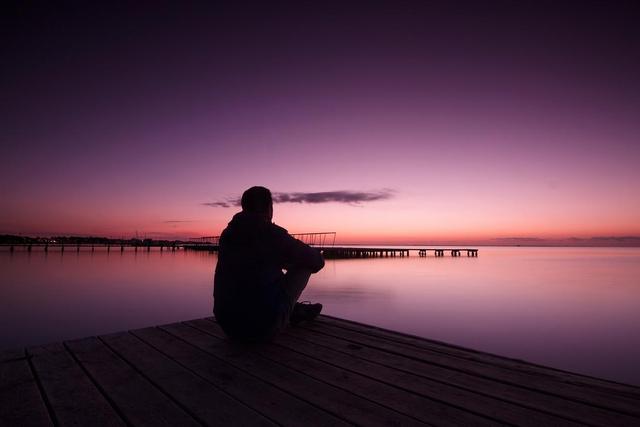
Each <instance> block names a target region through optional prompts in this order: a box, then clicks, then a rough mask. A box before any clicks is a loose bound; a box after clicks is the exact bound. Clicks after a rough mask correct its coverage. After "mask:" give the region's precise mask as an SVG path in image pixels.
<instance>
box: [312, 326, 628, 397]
mask: <svg viewBox="0 0 640 427" xmlns="http://www.w3.org/2000/svg"><path fill="white" fill-rule="evenodd" d="M317 321H318V322H319V323H328V324H330V325H333V326H338V327H341V328H346V329H351V330H355V331H357V332H361V333H365V334H369V335H373V336H376V337H379V338H386V339H388V340H390V341H393V342H399V343H403V344H408V345H412V346H415V347H417V348H420V349H423V350H430V351H437V352H441V353H444V354H447V355H451V356H454V357H461V358H464V359H469V360H474V361H477V362H482V363H487V364H491V365H495V366H498V367H501V368H504V369H513V370H517V371H521V372H525V373H529V374H533V375H538V376H539V377H541V378H548V379H550V380H551V381H554V382H556V381H560V382H564V383H567V384H572V385H575V386H579V387H589V388H596V389H601V390H602V392H604V393H607V394H608V395H610V396H612V395H617V396H621V397H625V398H631V399H636V400H638V401H639V403H640V387H636V386H633V385H629V384H622V383H618V382H614V381H608V380H605V379H601V378H594V377H590V376H585V375H580V374H576V373H573V372H567V371H563V370H560V369H554V368H549V367H546V366H541V365H537V364H534V363H529V362H526V361H523V360H518V359H513V358H508V357H503V356H498V355H494V354H491V353H485V352H480V351H475V350H472V349H468V348H464V347H459V346H455V345H452V344H447V343H443V342H440V341H435V340H430V339H426V338H421V337H417V336H414V335H408V334H403V333H399V332H394V331H390V330H388V329H384V328H379V327H376V326H371V325H365V324H363V323H358V322H354V321H351V320H346V319H339V318H337V317H332V316H326V315H323V316H320V317H318V319H317Z"/></svg>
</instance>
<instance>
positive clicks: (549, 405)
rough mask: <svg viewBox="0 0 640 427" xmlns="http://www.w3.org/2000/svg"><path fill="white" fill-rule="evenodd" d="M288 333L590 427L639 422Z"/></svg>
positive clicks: (346, 343) (356, 346)
mask: <svg viewBox="0 0 640 427" xmlns="http://www.w3.org/2000/svg"><path fill="white" fill-rule="evenodd" d="M316 329H318V328H316ZM320 330H321V328H320ZM288 331H289V332H290V333H291V334H292V335H294V336H296V337H298V338H301V339H305V340H308V341H311V342H314V343H316V344H319V345H322V346H324V347H328V348H331V349H334V350H336V351H340V352H343V353H345V354H349V355H352V356H355V357H358V358H361V359H364V360H368V361H370V362H373V363H377V364H381V365H384V366H387V367H390V368H393V369H397V370H401V371H404V372H407V373H411V374H415V375H418V376H421V377H424V378H428V379H431V380H434V381H438V382H442V383H445V384H449V385H452V386H455V387H459V388H462V389H465V390H468V391H472V392H475V393H479V394H483V395H485V396H488V397H492V398H496V399H501V400H504V401H505V402H510V403H514V404H517V405H520V406H524V407H527V408H531V409H536V410H539V411H543V412H547V413H551V414H554V415H557V416H560V417H563V418H567V419H571V420H573V421H577V422H581V423H584V424H586V425H602V426H612V425H629V424H631V425H633V424H634V423H636V422H637V418H634V417H631V416H628V415H624V414H620V413H617V412H611V411H609V410H606V409H602V408H599V407H594V406H591V405H588V404H585V403H581V402H575V401H572V400H567V399H564V398H561V397H558V396H554V395H550V394H547V393H541V392H538V391H536V390H533V389H527V388H524V387H520V386H517V385H512V384H507V383H504V382H501V381H494V380H492V379H490V378H485V377H481V376H477V375H472V374H469V373H467V372H463V371H460V370H456V369H451V368H449V367H448V366H447V365H446V361H444V362H443V363H442V364H432V363H425V362H424V361H422V360H419V359H418V358H415V357H407V356H405V355H404V354H402V353H401V352H399V349H398V348H395V350H394V348H393V347H392V346H388V347H390V348H387V349H380V348H376V347H371V346H368V345H366V344H365V343H359V342H355V341H351V340H348V339H345V338H340V337H337V336H334V335H331V334H326V333H321V332H320V331H319V330H313V329H308V328H290V329H289V330H288ZM523 386H526V384H523Z"/></svg>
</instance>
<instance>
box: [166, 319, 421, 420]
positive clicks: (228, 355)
mask: <svg viewBox="0 0 640 427" xmlns="http://www.w3.org/2000/svg"><path fill="white" fill-rule="evenodd" d="M162 329H164V330H166V331H167V332H169V333H171V334H173V335H175V336H177V337H180V338H182V339H184V340H185V341H187V342H189V343H191V344H193V345H194V346H196V347H198V348H201V349H203V350H205V351H206V352H208V353H210V354H212V355H214V356H216V357H218V358H221V359H223V360H225V361H228V362H229V363H231V364H233V365H234V366H236V367H238V368H240V369H242V370H244V371H246V372H248V373H250V374H252V375H254V376H256V377H258V378H261V379H263V380H264V381H267V382H269V383H271V384H273V385H275V386H277V387H278V388H281V389H283V390H286V391H287V392H289V393H291V394H293V395H294V396H297V397H299V398H301V399H304V400H305V401H307V402H309V403H312V404H314V405H316V406H319V407H321V408H323V409H324V410H326V411H329V412H331V413H332V414H334V415H336V416H340V417H341V418H344V419H346V420H347V421H349V422H352V423H356V424H364V425H408V426H410V425H424V424H423V423H421V422H419V421H416V420H414V419H412V418H409V417H407V416H406V415H403V414H400V413H397V412H395V411H392V410H389V409H387V408H385V407H383V406H380V405H378V404H375V403H373V402H370V401H368V400H366V399H363V398H361V397H358V396H356V395H354V394H352V393H349V392H346V391H344V390H341V389H339V388H337V387H334V386H331V385H328V384H326V383H324V382H322V381H318V380H316V379H314V378H311V377H309V376H307V375H304V374H302V373H300V372H297V371H295V370H293V369H291V368H288V367H286V366H284V365H281V364H279V363H275V362H273V361H271V360H269V359H266V358H264V357H261V356H260V355H258V354H256V353H254V352H253V351H252V348H251V347H253V346H251V345H248V346H241V345H232V344H231V343H230V342H229V341H227V340H221V339H219V338H216V337H213V336H211V335H209V334H207V333H205V332H202V331H201V330H199V329H196V328H193V327H190V326H187V325H185V324H174V325H168V326H162Z"/></svg>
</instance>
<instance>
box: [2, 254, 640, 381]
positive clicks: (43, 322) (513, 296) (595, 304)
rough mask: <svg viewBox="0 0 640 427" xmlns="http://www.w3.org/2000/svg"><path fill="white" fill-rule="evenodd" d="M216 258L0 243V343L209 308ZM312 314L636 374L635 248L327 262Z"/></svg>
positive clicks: (74, 334)
mask: <svg viewBox="0 0 640 427" xmlns="http://www.w3.org/2000/svg"><path fill="white" fill-rule="evenodd" d="M216 262H217V255H216V254H215V253H209V252H199V251H184V250H178V251H175V252H174V251H167V250H164V251H160V250H158V249H153V250H152V251H150V252H147V251H138V252H134V250H133V249H132V248H127V249H125V250H124V252H120V250H119V249H118V250H116V251H113V250H112V251H111V252H107V251H106V249H104V248H96V250H95V251H94V252H92V251H91V250H90V249H88V248H83V249H82V250H81V251H80V252H76V251H75V250H73V251H69V250H67V251H65V252H60V250H59V249H55V248H50V249H49V251H48V252H44V251H43V250H42V248H34V249H33V251H32V252H27V251H26V250H22V249H16V250H15V251H14V252H10V251H9V250H8V249H7V248H4V249H2V250H0V350H1V349H11V348H19V347H25V346H30V345H39V344H46V343H50V342H56V341H61V340H69V339H74V338H81V337H85V336H91V335H99V334H105V333H110V332H116V331H122V330H128V329H136V328H142V327H147V326H152V325H158V324H165V323H172V322H177V321H182V320H188V319H194V318H201V317H206V316H210V315H211V314H212V313H211V311H212V306H213V295H212V294H213V273H214V269H215V265H216ZM302 300H309V301H313V302H320V303H322V304H323V306H324V309H323V313H325V314H328V315H332V316H337V317H340V318H345V319H350V320H355V321H358V322H363V323H367V324H371V325H376V326H379V327H383V328H387V329H391V330H394V331H400V332H403V333H407V334H412V335H417V336H421V337H425V338H429V339H433V340H438V341H443V342H446V343H451V344H455V345H459V346H463V347H468V348H472V349H476V350H481V351H485V352H490V353H495V354H498V355H502V356H508V357H512V358H518V359H523V360H526V361H529V362H533V363H538V364H542V365H546V366H551V367H554V368H557V369H563V370H567V371H571V372H576V373H581V374H585V375H591V376H596V377H600V378H606V379H609V380H613V381H618V382H622V383H627V384H635V385H640V363H638V361H639V360H640V248H568V247H562V248H559V247H479V253H478V257H467V256H466V253H465V252H462V256H460V257H451V256H449V255H448V253H447V255H446V256H444V257H434V256H433V254H432V253H430V254H429V256H427V257H419V256H418V254H417V252H412V253H411V256H409V257H395V258H362V259H338V260H327V262H326V266H325V268H324V269H323V270H321V271H320V272H319V273H317V274H315V275H313V276H312V277H311V280H310V282H309V285H308V286H307V289H306V290H305V292H304V293H303V295H302Z"/></svg>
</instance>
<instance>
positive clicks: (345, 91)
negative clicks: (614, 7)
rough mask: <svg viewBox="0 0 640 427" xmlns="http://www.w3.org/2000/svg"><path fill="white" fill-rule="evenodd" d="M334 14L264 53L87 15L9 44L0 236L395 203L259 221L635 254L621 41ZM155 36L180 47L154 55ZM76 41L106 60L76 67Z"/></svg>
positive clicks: (402, 239) (204, 230) (634, 139)
mask: <svg viewBox="0 0 640 427" xmlns="http://www.w3.org/2000/svg"><path fill="white" fill-rule="evenodd" d="M440 12H441V13H442V14H443V16H444V18H442V19H445V18H446V19H449V20H450V21H451V20H452V19H453V18H452V16H454V17H455V19H459V18H460V16H459V15H456V14H453V15H449V14H448V12H447V11H446V10H445V11H444V12H443V11H440ZM440 12H438V13H440ZM87 13H89V12H87ZM478 13H480V14H481V13H484V12H478ZM510 13H511V12H510ZM514 13H515V12H514ZM598 13H600V12H598ZM612 13H613V12H612ZM505 14H507V12H505ZM89 15H91V14H90V13H89ZM436 15H437V14H436ZM257 16H258V17H259V18H260V21H262V20H263V19H265V18H264V16H263V15H257ZM329 16H330V17H329V18H327V17H326V16H324V15H322V14H316V15H309V16H307V15H303V14H301V15H300V17H299V18H300V19H299V20H300V22H302V23H304V24H305V25H302V24H301V23H300V22H297V23H296V24H295V25H293V24H291V25H289V26H287V25H284V24H283V25H280V24H282V23H281V22H278V21H277V19H280V18H279V17H278V18H274V19H275V20H276V21H274V28H279V29H280V30H281V31H282V32H283V34H280V33H277V32H275V33H272V32H269V31H267V30H265V31H266V33H265V34H266V35H264V34H261V33H260V31H262V30H263V29H256V28H257V27H252V31H253V33H250V34H249V35H247V34H246V29H245V28H243V27H242V25H238V26H237V27H236V26H234V25H235V24H232V23H229V22H235V21H225V22H226V23H224V24H221V25H222V27H221V28H222V29H220V30H219V31H220V32H221V34H224V35H226V36H229V37H230V38H229V40H232V41H231V42H229V43H235V44H230V45H224V44H221V45H217V44H216V42H214V41H217V40H218V38H217V37H218V35H216V34H211V35H210V36H211V39H209V38H207V37H208V35H207V36H203V34H207V33H199V32H198V31H197V29H199V28H200V26H199V25H200V24H203V23H204V24H206V25H204V26H203V27H202V28H205V30H202V31H210V30H209V22H206V21H202V22H201V21H200V20H199V19H201V18H200V17H199V15H197V17H194V16H191V15H189V19H191V20H192V24H193V25H192V26H191V28H187V29H185V28H183V27H182V26H176V27H175V28H174V27H171V26H169V30H171V31H169V30H167V29H166V27H167V26H166V23H165V24H163V26H162V30H159V29H158V28H155V27H154V26H153V25H149V26H148V27H141V28H140V29H139V31H140V33H141V34H142V35H140V34H138V33H137V32H133V31H132V32H131V33H127V34H124V35H121V37H122V40H120V39H118V38H117V37H116V38H113V37H111V36H112V35H111V34H110V33H109V32H108V31H112V28H113V26H112V25H106V24H104V23H103V22H102V21H99V19H103V18H96V17H94V16H93V15H91V16H90V17H91V19H93V20H96V19H98V21H99V22H98V23H97V24H96V25H93V26H91V25H89V23H87V24H86V27H84V26H80V27H79V28H76V29H75V30H76V31H75V32H74V31H71V32H69V33H55V31H56V30H55V28H54V29H53V30H51V29H49V30H41V31H43V33H42V34H37V36H33V37H35V39H33V40H31V39H30V43H31V44H27V45H21V44H20V43H22V44H24V40H23V39H21V38H20V37H22V36H20V34H21V33H20V31H22V30H20V29H18V30H16V34H18V35H19V36H20V37H18V36H16V39H15V40H13V41H14V42H15V43H16V49H15V52H18V53H16V54H15V58H13V61H12V64H13V65H15V67H14V68H15V70H18V71H20V70H25V71H23V72H22V73H20V72H16V73H15V75H12V76H11V78H10V79H9V80H8V82H9V86H7V93H9V96H8V97H9V99H10V100H11V102H10V103H8V105H10V106H11V107H10V108H5V107H3V111H5V110H6V111H5V113H6V114H5V115H4V116H5V119H7V126H6V127H4V129H5V130H4V133H3V135H2V139H3V144H2V148H0V154H2V158H3V163H4V166H3V168H2V170H1V171H0V182H2V184H1V185H2V187H0V190H1V193H2V209H1V210H0V234H4V233H6V234H26V235H67V234H75V235H106V236H111V237H133V236H135V235H136V233H137V234H138V235H139V236H140V237H143V236H148V237H153V238H162V237H169V238H186V237H195V236H203V235H218V234H219V233H220V232H221V231H222V229H223V228H224V226H225V225H226V223H227V222H228V221H229V220H230V218H231V216H232V215H233V214H234V213H235V212H237V211H238V209H237V208H234V207H231V208H222V207H209V206H205V205H204V203H209V202H219V201H226V200H227V199H229V198H237V197H239V196H240V194H241V193H242V191H244V190H245V189H246V188H248V187H250V186H253V185H263V186H266V187H268V188H270V189H271V190H272V191H274V192H287V193H289V192H301V193H314V192H327V191H360V192H379V191H389V194H390V197H389V198H388V199H384V200H377V201H366V202H362V203H340V202H328V203H319V204H311V203H303V204H296V203H281V204H277V205H276V206H275V214H274V221H275V222H276V223H278V224H279V225H282V226H284V227H285V228H287V229H288V230H289V231H290V232H293V233H296V232H316V231H336V232H337V233H338V234H337V236H338V237H337V240H338V241H339V242H342V243H389V244H394V243H395V244H410V243H419V242H438V241H457V242H476V243H491V242H493V241H494V239H499V238H512V237H522V238H541V239H566V238H570V237H579V238H590V237H598V236H614V237H615V236H640V221H638V218H640V197H639V196H640V192H639V191H638V189H637V188H638V187H637V183H638V182H640V168H638V164H640V143H639V142H638V141H640V114H639V113H640V87H639V85H638V84H637V78H636V76H637V73H635V71H638V72H640V66H639V65H638V61H637V60H636V59H635V56H632V55H630V52H634V51H635V48H636V47H638V46H639V45H640V43H638V40H637V38H631V39H628V38H627V37H628V34H633V35H634V37H635V35H636V34H637V31H636V30H633V32H630V31H631V30H630V29H629V28H632V27H629V28H627V27H625V26H624V25H623V23H620V22H617V21H616V22H617V23H616V25H617V26H615V25H613V24H612V25H611V28H609V27H594V26H593V25H591V24H592V23H593V22H592V21H593V20H594V19H596V20H597V19H599V15H597V14H594V15H593V16H590V15H588V14H586V15H585V16H583V17H582V19H583V21H584V22H582V21H580V20H579V19H578V18H580V17H578V18H576V17H575V16H574V15H573V12H572V13H571V14H569V15H567V16H566V17H565V18H567V19H568V17H569V16H571V18H572V19H574V18H575V22H573V24H572V25H576V28H575V29H572V28H570V27H568V26H567V22H568V21H566V20H564V19H563V18H562V16H559V17H556V18H557V22H551V21H550V22H549V23H547V26H546V27H544V28H542V27H541V28H539V30H540V32H539V33H538V32H537V30H531V29H528V30H527V31H526V32H524V33H522V32H521V31H522V30H521V29H519V28H518V27H513V26H511V25H510V24H509V22H512V21H513V20H512V19H505V20H504V22H503V21H502V20H501V19H500V18H499V17H498V18H495V17H492V18H488V19H495V22H493V24H495V25H493V28H491V29H488V28H484V27H482V26H480V27H476V26H474V25H475V24H476V22H475V19H476V17H475V16H469V17H466V18H464V19H468V20H469V22H470V23H472V24H474V25H471V26H469V27H468V28H470V29H467V30H466V31H467V33H465V34H462V35H460V33H459V31H458V28H456V27H455V26H454V25H451V26H447V25H446V23H442V24H438V22H439V21H441V19H440V18H438V17H437V16H436V17H432V18H429V19H433V20H434V23H436V24H437V25H436V24H434V26H433V27H429V26H427V27H428V28H429V31H432V32H433V34H432V33H429V32H427V33H424V30H423V26H424V25H423V23H422V22H421V21H419V20H414V18H413V16H412V15H411V14H410V13H406V12H404V11H401V12H399V14H398V15H397V16H396V15H387V14H382V13H380V14H376V13H373V12H371V16H367V17H365V18H359V19H363V20H366V19H369V20H371V21H372V22H374V23H375V24H376V25H369V24H370V23H369V22H367V23H366V24H367V25H364V24H363V23H362V22H355V23H354V21H353V20H349V19H345V21H344V22H343V21H341V20H340V19H339V18H336V17H334V16H333V15H329ZM419 16H421V15H419ZM424 16H427V15H424ZM490 16H493V15H491V14H490ZM518 16H519V15H518ZM545 16H546V15H545ZM40 18H41V19H53V18H51V17H48V16H45V17H44V18H42V17H40ZM40 18H39V19H40ZM110 18H111V19H114V20H119V19H120V16H119V15H114V16H111V17H110ZM481 18H482V17H481V16H480V17H479V22H481V21H482V19H481ZM534 18H535V16H533V17H531V18H530V19H531V20H532V21H535V22H537V23H539V22H540V21H536V19H537V18H536V19H534ZM56 19H63V20H64V19H67V18H65V17H62V18H60V17H57V18H56ZM91 19H87V22H93V21H91ZM283 19H284V18H283ZM323 19H333V20H335V22H333V24H334V25H333V27H331V28H332V31H331V32H330V33H326V34H325V33H324V32H326V31H327V30H326V29H325V27H326V25H325V22H324V21H323ZM394 19H396V20H397V22H396V21H393V22H388V21H387V20H394ZM446 19H445V21H446ZM549 19H551V18H549ZM616 19H622V18H619V17H618V16H617V15H616ZM307 20H308V21H309V22H306V21H307ZM36 22H37V20H36ZM265 22H267V23H269V22H270V21H269V20H268V19H266V21H265ZM451 22H454V21H451ZM456 22H457V21H456ZM612 22H613V21H612ZM630 22H631V21H630ZM632 23H633V22H631V24H632ZM32 24H33V23H32ZM68 24H69V23H68ZM102 24H104V29H106V30H105V31H106V32H105V33H102V32H101V30H102V29H103V28H102V27H101V26H100V25H102ZM275 24H278V25H275ZM382 24H385V25H382ZM387 24H389V25H387ZM631 24H629V25H631ZM176 25H177V24H176ZM265 25H266V28H267V29H268V28H270V27H269V25H268V24H265ZM354 25H355V27H354V28H359V29H360V30H361V31H360V32H357V31H356V32H354V31H353V28H352V27H353V26H354ZM358 25H361V27H359V26H358ZM71 27H72V28H74V27H73V25H71ZM17 28H18V27H17ZM25 28H29V27H28V25H27V26H26V27H25ZM34 28H35V27H34ZM38 28H39V27H38ZM52 28H53V27H52ZM123 28H125V31H126V26H123ZM136 28H137V27H136ZM382 28H386V29H387V30H385V31H388V32H387V33H381V31H382V30H381V29H382ZM465 28H467V27H465ZM523 28H526V26H523ZM625 28H626V31H627V32H626V33H625ZM633 28H635V27H633ZM46 31H54V33H53V34H48V33H47V32H46ZM165 31H167V34H175V35H178V36H179V37H178V39H179V40H181V41H182V42H184V45H185V46H189V48H188V49H184V48H183V45H180V44H179V43H178V44H176V45H172V44H170V43H169V44H166V45H162V46H163V48H162V49H161V48H160V47H159V45H158V44H157V43H150V42H149V40H155V39H156V38H157V37H161V38H162V37H167V36H166V35H165V34H164V32H165ZM211 31H213V30H211ZM216 31H218V30H216ZM598 31H600V32H598ZM85 33H86V34H85ZM78 35H82V36H83V37H85V36H86V38H87V41H86V43H87V44H91V43H93V44H92V45H91V46H93V45H96V46H99V47H100V48H99V49H98V50H97V51H96V52H92V51H91V50H90V49H89V50H87V49H84V50H83V49H80V48H77V47H75V44H74V43H77V42H78V40H77V39H76V38H75V37H77V36H78ZM239 35H241V36H239ZM38 37H41V39H39V38H38ZM145 37H148V38H145ZM234 37H235V38H234ZM243 37H244V38H243ZM546 37H550V38H551V39H553V43H548V42H547V40H546V39H545V38H546ZM511 39H514V40H515V39H517V40H518V42H517V43H516V42H513V44H512V42H511V41H510V40H511ZM212 40H213V41H212ZM225 40H226V39H225ZM283 40H285V41H284V42H283ZM371 40H373V42H371ZM585 40H586V41H588V42H589V43H586V42H585ZM603 40H605V41H607V42H606V43H605V42H604V41H603ZM48 43H52V44H53V47H52V48H50V47H49V44H48ZM27 46H29V47H27ZM34 46H35V48H34ZM29 49H31V50H29ZM220 58H224V61H222V60H220ZM34 63H35V64H38V68H33V67H31V65H29V64H34Z"/></svg>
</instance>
